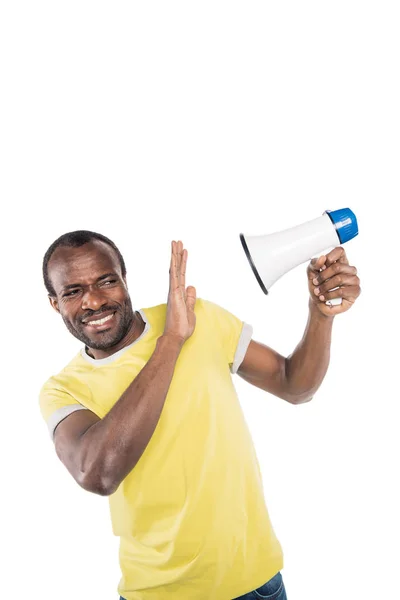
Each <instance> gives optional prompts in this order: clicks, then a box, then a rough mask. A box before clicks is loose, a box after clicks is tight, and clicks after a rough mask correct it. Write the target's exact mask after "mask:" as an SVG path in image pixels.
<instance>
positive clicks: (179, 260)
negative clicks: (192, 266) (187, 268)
mask: <svg viewBox="0 0 400 600" xmlns="http://www.w3.org/2000/svg"><path fill="white" fill-rule="evenodd" d="M182 247H183V246H182V242H181V241H180V240H178V242H177V244H176V256H177V263H176V264H177V268H178V273H179V271H180V269H181V264H182Z"/></svg>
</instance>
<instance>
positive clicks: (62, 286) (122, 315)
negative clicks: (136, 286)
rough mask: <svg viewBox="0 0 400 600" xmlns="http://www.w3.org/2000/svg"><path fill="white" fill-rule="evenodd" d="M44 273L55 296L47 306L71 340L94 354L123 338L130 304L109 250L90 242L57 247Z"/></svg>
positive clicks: (129, 321) (128, 323)
mask: <svg viewBox="0 0 400 600" xmlns="http://www.w3.org/2000/svg"><path fill="white" fill-rule="evenodd" d="M48 272H49V277H50V280H51V282H52V284H53V287H54V290H55V292H56V296H55V297H50V302H51V305H52V306H53V308H54V309H55V310H56V311H57V312H59V313H60V314H61V316H62V318H63V321H64V323H65V325H66V326H67V328H68V330H69V331H70V332H71V333H72V335H73V336H75V337H76V338H78V340H80V341H81V342H83V343H84V344H85V345H86V346H88V347H89V348H94V349H96V350H106V349H108V348H110V347H112V346H115V345H116V344H118V343H119V342H120V341H121V340H122V339H123V338H124V337H125V336H126V334H127V333H128V331H129V329H130V327H131V325H132V321H133V310H132V303H131V300H130V297H129V294H128V289H127V287H126V281H125V279H124V278H123V277H122V273H121V266H120V263H119V260H118V256H117V254H116V253H115V252H114V250H113V249H112V248H111V247H110V246H108V245H107V244H105V243H104V242H101V241H99V240H94V241H92V242H89V243H87V244H84V245H83V246H80V247H79V248H69V247H59V248H57V249H56V250H55V251H54V254H53V255H52V257H51V259H50V261H49V265H48Z"/></svg>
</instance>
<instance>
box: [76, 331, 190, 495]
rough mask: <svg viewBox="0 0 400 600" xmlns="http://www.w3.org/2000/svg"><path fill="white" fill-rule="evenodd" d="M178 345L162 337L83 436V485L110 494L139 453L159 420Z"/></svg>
mask: <svg viewBox="0 0 400 600" xmlns="http://www.w3.org/2000/svg"><path fill="white" fill-rule="evenodd" d="M182 346H183V343H182V342H180V341H178V340H176V339H175V338H171V337H169V336H161V337H160V338H158V340H157V344H156V348H155V350H154V353H153V355H152V356H151V358H150V360H149V361H148V362H147V364H146V365H145V366H144V367H143V369H142V370H141V371H140V373H139V374H138V375H137V377H135V379H134V380H133V381H132V383H131V384H130V385H129V387H128V388H127V389H126V390H125V392H124V393H123V394H122V396H121V397H120V399H119V400H118V401H117V402H116V403H115V404H114V406H113V407H112V409H111V410H110V411H109V412H108V413H107V414H106V416H105V417H104V418H103V419H102V420H100V421H99V422H98V423H95V424H94V425H93V426H92V427H90V428H89V429H88V431H87V432H86V433H85V434H84V435H83V436H82V448H81V452H80V456H81V461H82V462H81V472H82V473H83V474H84V477H86V480H87V485H88V486H89V487H94V488H95V489H100V490H103V492H104V491H105V493H106V494H110V493H113V492H114V491H115V490H116V489H117V487H118V486H119V484H120V483H121V481H122V480H123V479H124V478H125V477H126V476H127V474H128V473H129V472H130V471H131V470H132V469H133V467H134V466H135V465H136V463H137V462H138V460H139V458H140V457H141V455H142V454H143V452H144V450H145V448H146V446H147V444H148V443H149V441H150V438H151V436H152V435H153V432H154V430H155V428H156V426H157V423H158V421H159V418H160V415H161V411H162V409H163V406H164V402H165V399H166V396H167V393H168V390H169V387H170V384H171V381H172V376H173V373H174V369H175V364H176V361H177V359H178V356H179V354H180V351H181V349H182Z"/></svg>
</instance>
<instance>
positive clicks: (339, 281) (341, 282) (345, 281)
mask: <svg viewBox="0 0 400 600" xmlns="http://www.w3.org/2000/svg"><path fill="white" fill-rule="evenodd" d="M346 285H347V286H349V285H350V286H351V285H352V286H358V285H360V280H359V278H358V277H357V275H352V274H348V273H345V274H342V273H341V274H340V275H335V276H334V277H331V279H328V281H326V282H325V283H323V284H321V285H318V286H317V287H315V288H314V294H315V295H316V296H319V295H320V294H325V292H329V291H330V290H333V289H334V288H337V287H341V286H346Z"/></svg>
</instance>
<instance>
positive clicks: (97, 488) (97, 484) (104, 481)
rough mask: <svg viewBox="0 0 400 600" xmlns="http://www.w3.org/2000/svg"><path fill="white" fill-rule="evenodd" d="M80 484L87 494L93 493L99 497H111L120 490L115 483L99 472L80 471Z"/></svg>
mask: <svg viewBox="0 0 400 600" xmlns="http://www.w3.org/2000/svg"><path fill="white" fill-rule="evenodd" d="M78 483H79V485H80V486H81V488H83V489H84V490H86V491H87V492H92V494H97V495H98V496H111V494H113V493H114V492H115V491H116V489H117V488H118V485H116V484H115V482H114V481H111V479H110V478H109V477H105V476H103V475H102V474H101V473H100V472H99V471H98V470H97V471H92V472H91V471H87V472H84V471H80V476H79V478H78Z"/></svg>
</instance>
